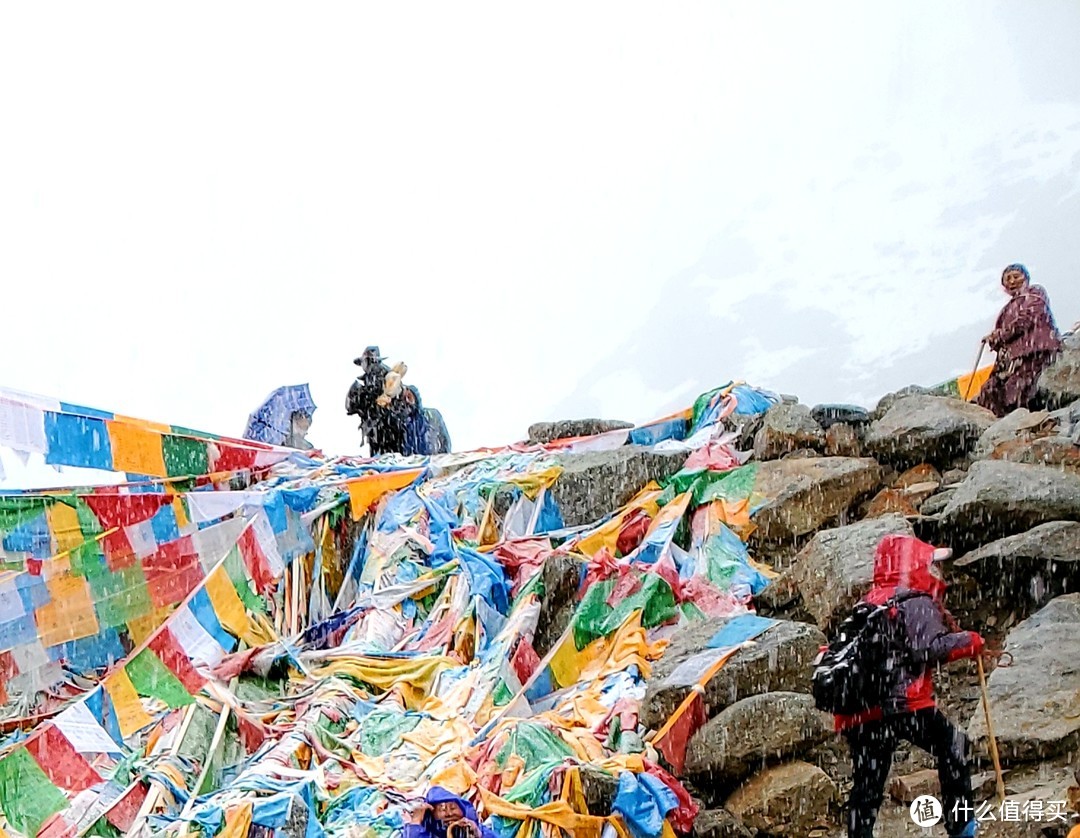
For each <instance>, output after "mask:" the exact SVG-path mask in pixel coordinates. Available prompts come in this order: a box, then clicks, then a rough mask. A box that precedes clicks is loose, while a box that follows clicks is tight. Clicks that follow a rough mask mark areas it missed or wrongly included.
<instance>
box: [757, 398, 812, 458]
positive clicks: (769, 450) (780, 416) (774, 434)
mask: <svg viewBox="0 0 1080 838" xmlns="http://www.w3.org/2000/svg"><path fill="white" fill-rule="evenodd" d="M824 447H825V431H824V429H823V428H822V427H821V426H820V425H819V424H818V423H817V422H815V421H814V419H813V417H812V416H811V415H810V408H808V407H807V406H806V405H801V404H779V405H776V406H775V407H773V408H770V409H769V411H768V412H767V413H766V414H765V419H764V421H763V423H762V426H761V429H760V430H759V431H758V432H757V433H756V434H755V435H754V456H755V457H756V458H757V459H758V460H775V459H778V458H780V457H782V456H784V455H785V454H790V453H791V452H792V451H797V450H799V449H801V448H810V449H814V450H820V449H822V448H824Z"/></svg>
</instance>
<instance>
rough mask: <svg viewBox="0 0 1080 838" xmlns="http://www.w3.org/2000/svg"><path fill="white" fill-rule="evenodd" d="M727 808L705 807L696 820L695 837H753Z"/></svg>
mask: <svg viewBox="0 0 1080 838" xmlns="http://www.w3.org/2000/svg"><path fill="white" fill-rule="evenodd" d="M753 834H754V833H752V832H751V831H750V830H749V829H747V828H746V827H745V826H743V825H742V823H741V822H740V821H739V819H738V818H737V817H735V816H734V815H733V814H731V812H729V811H728V810H727V809H703V810H702V811H701V812H699V813H698V816H697V820H695V821H694V838H753Z"/></svg>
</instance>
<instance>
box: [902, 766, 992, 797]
mask: <svg viewBox="0 0 1080 838" xmlns="http://www.w3.org/2000/svg"><path fill="white" fill-rule="evenodd" d="M995 783H996V779H995V775H994V772H993V771H984V772H983V773H981V774H973V775H972V777H971V791H972V794H973V796H974V798H975V800H976V801H980V800H985V799H987V798H988V797H990V796H991V795H992V794H993V793H994V785H995ZM924 794H932V795H933V796H934V797H937V798H940V797H941V782H940V780H939V779H938V772H937V769H936V768H926V769H923V770H922V771H916V772H915V773H914V774H907V775H905V776H903V777H893V779H892V780H891V781H890V783H889V795H890V796H891V797H892V799H893V800H895V801H896V802H897V803H903V804H904V805H905V806H910V805H911V804H912V802H913V801H914V800H915V798H917V797H922V796H923V795H924Z"/></svg>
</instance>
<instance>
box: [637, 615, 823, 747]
mask: <svg viewBox="0 0 1080 838" xmlns="http://www.w3.org/2000/svg"><path fill="white" fill-rule="evenodd" d="M720 627H721V626H720V624H719V623H713V622H706V623H702V624H697V625H690V626H687V627H686V628H683V629H680V630H679V631H678V632H676V634H675V635H674V637H673V638H672V641H671V644H670V645H669V646H668V648H667V650H666V651H665V653H664V657H663V658H661V659H660V660H659V661H657V663H656V664H655V665H654V667H653V672H652V676H651V677H650V679H649V685H648V688H647V690H646V693H645V699H644V701H643V702H642V706H641V718H642V721H643V723H644V724H645V725H646V726H647V727H652V728H654V729H655V728H658V727H659V726H660V725H661V724H663V722H664V721H665V720H666V719H667V718H668V716H670V715H671V714H672V712H674V710H675V708H676V707H678V706H679V704H681V703H682V700H683V699H684V698H686V696H687V695H688V694H689V692H690V690H691V689H692V688H693V686H694V684H696V683H697V681H698V679H699V678H701V677H702V676H703V675H704V674H705V672H706V671H707V670H708V669H709V667H710V666H712V665H713V664H715V663H716V662H717V661H718V660H719V659H720V658H721V657H722V656H723V654H724V652H723V650H721V649H709V648H706V644H707V643H708V641H709V639H710V638H712V636H713V635H714V634H716V632H717V631H718V630H719V629H720ZM824 643H825V636H824V635H823V634H822V633H821V632H820V631H819V630H818V629H816V628H815V627H814V626H810V625H806V624H805V623H796V622H792V621H787V620H781V621H779V622H778V623H777V624H776V625H775V626H773V627H772V628H770V629H769V630H768V631H766V632H765V633H764V634H762V635H760V636H759V637H758V638H757V639H756V640H754V641H752V642H751V643H749V644H748V645H746V646H745V647H743V648H741V649H740V650H739V651H738V653H737V654H736V655H735V656H734V657H732V658H731V660H729V661H728V662H727V663H726V664H724V666H723V667H722V668H721V669H720V670H719V671H718V672H717V673H716V674H715V675H714V676H713V677H712V678H711V679H710V680H709V682H708V684H707V686H706V687H705V694H704V700H705V706H706V711H707V713H708V715H709V716H710V717H712V716H714V715H716V714H717V713H719V712H720V711H721V710H723V709H724V708H725V707H728V706H730V705H732V704H734V703H735V702H736V701H738V700H739V699H741V698H746V697H748V696H752V695H758V694H761V693H767V692H772V691H776V690H783V691H790V692H809V690H810V675H811V671H812V667H811V662H812V661H813V659H814V658H815V657H816V656H817V654H818V650H819V649H820V647H821V646H822V645H823V644H824Z"/></svg>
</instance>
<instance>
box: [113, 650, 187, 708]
mask: <svg viewBox="0 0 1080 838" xmlns="http://www.w3.org/2000/svg"><path fill="white" fill-rule="evenodd" d="M124 671H125V672H127V675H128V678H130V679H131V683H132V684H133V685H134V687H135V691H136V692H137V693H138V694H139V695H142V696H146V697H147V698H156V699H158V700H159V701H164V702H165V703H166V704H167V705H169V707H172V708H176V707H184V706H186V705H188V704H192V703H193V702H194V701H195V699H193V698H192V697H191V694H190V693H188V691H187V689H185V688H184V685H183V684H181V683H180V681H179V679H177V677H176V676H175V675H173V674H172V673H171V672H170V671H169V668H168V667H167V666H165V664H163V663H162V662H161V659H160V658H159V657H158V656H157V655H155V654H154V650H153V649H143V650H142V651H141V652H139V654H137V655H136V656H135V657H134V658H132V659H131V662H130V663H129V664H128V665H127V666H125V667H124Z"/></svg>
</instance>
